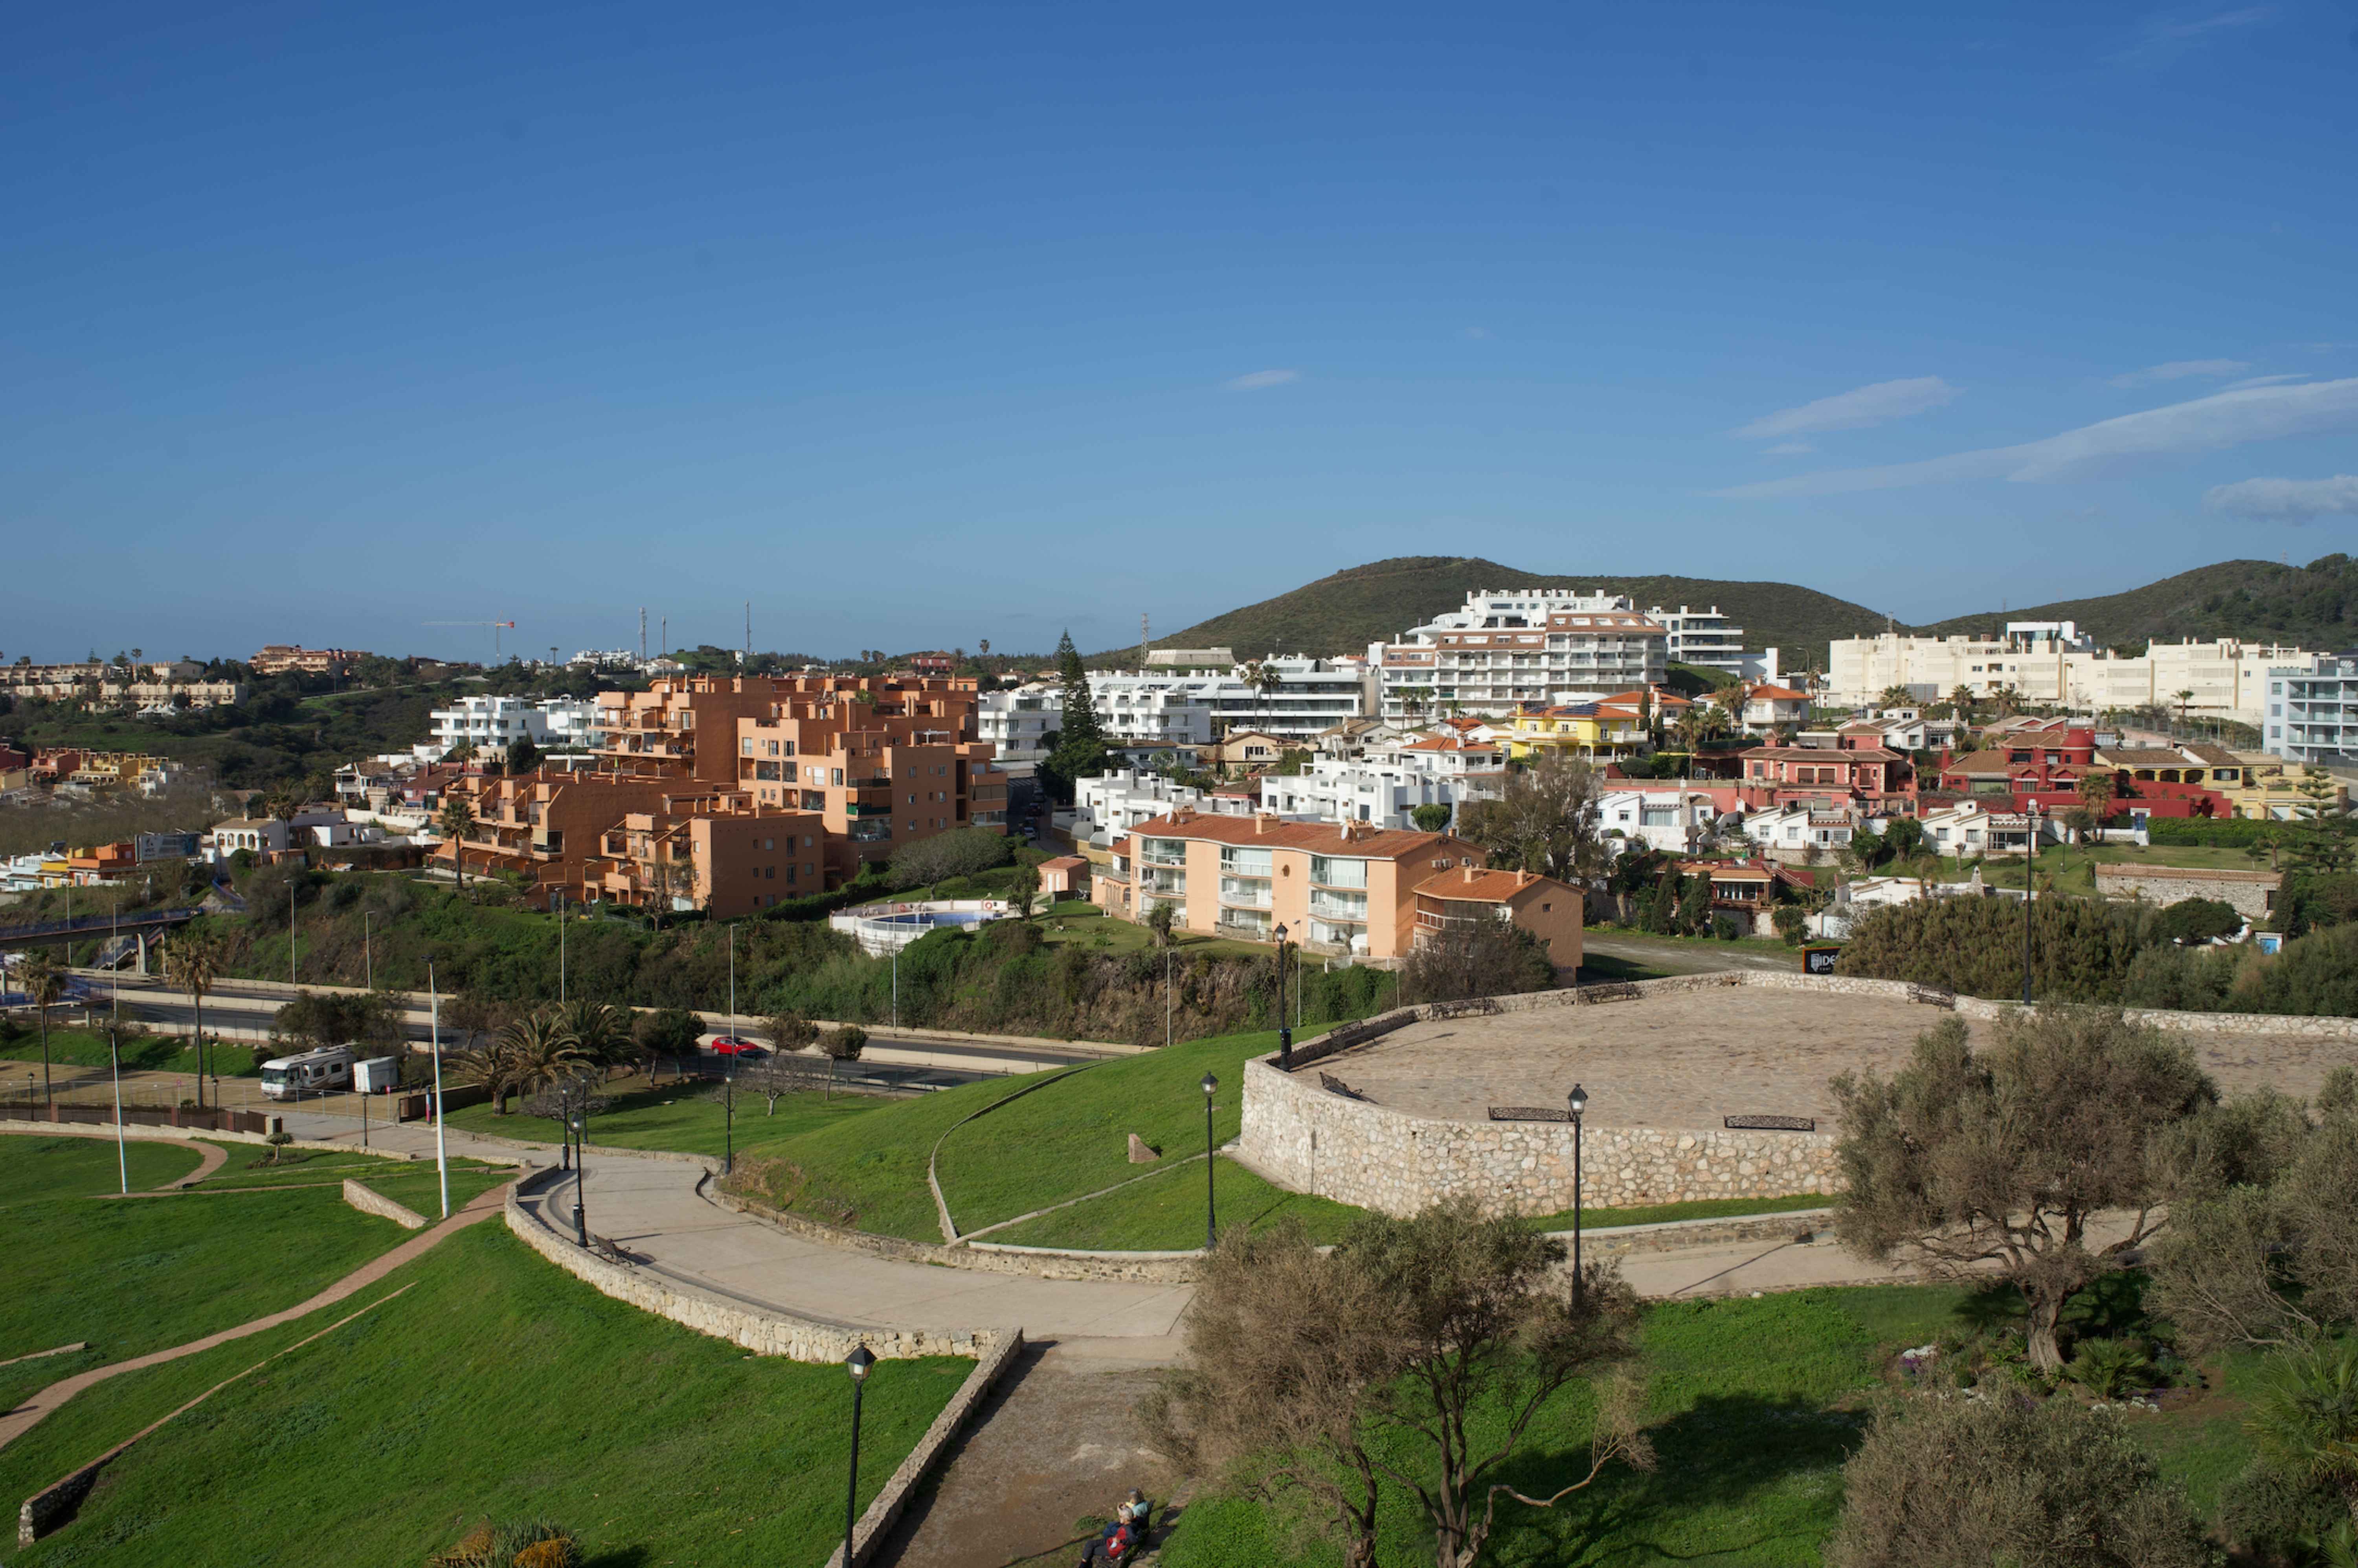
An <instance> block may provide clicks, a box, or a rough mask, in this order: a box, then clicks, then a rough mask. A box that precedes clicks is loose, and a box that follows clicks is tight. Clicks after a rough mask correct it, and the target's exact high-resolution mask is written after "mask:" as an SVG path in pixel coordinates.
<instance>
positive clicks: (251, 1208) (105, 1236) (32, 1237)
mask: <svg viewBox="0 0 2358 1568" xmlns="http://www.w3.org/2000/svg"><path fill="white" fill-rule="evenodd" d="M162 1152H164V1153H167V1154H170V1155H174V1156H179V1157H181V1158H180V1160H179V1162H178V1163H174V1164H172V1165H170V1166H168V1168H166V1169H165V1170H164V1171H163V1172H162V1173H161V1174H154V1173H153V1172H152V1171H151V1172H148V1173H140V1172H135V1173H134V1175H135V1179H136V1178H137V1177H138V1176H139V1175H141V1174H154V1180H153V1181H150V1182H149V1183H148V1184H149V1185H154V1184H156V1183H157V1182H161V1181H164V1180H168V1179H170V1178H171V1177H172V1176H174V1175H177V1174H180V1173H183V1172H184V1171H185V1170H186V1169H189V1168H193V1167H192V1165H191V1164H190V1162H188V1161H187V1160H186V1159H185V1156H186V1154H187V1151H185V1150H177V1149H172V1150H165V1151H162ZM114 1186H115V1153H114V1149H113V1148H111V1147H109V1146H108V1145H107V1144H106V1143H104V1142H103V1141H99V1140H95V1139H81V1138H75V1139H57V1140H54V1141H52V1140H45V1139H35V1138H29V1137H22V1136H16V1135H11V1136H9V1137H7V1138H5V1139H0V1193H5V1194H7V1195H9V1197H10V1201H9V1202H8V1203H7V1205H6V1206H5V1207H0V1231H5V1234H6V1236H7V1238H8V1248H9V1263H8V1288H7V1289H6V1290H5V1291H0V1346H5V1347H6V1348H5V1349H0V1356H14V1355H17V1354H20V1353H22V1352H24V1351H28V1350H41V1349H47V1348H48V1347H49V1346H53V1345H62V1344H66V1343H68V1342H70V1341H72V1340H76V1339H87V1340H89V1341H90V1342H91V1343H92V1346H94V1347H95V1348H96V1349H97V1350H98V1351H99V1352H100V1353H101V1354H100V1358H101V1359H103V1360H109V1361H114V1360H120V1359H122V1358H123V1357H128V1356H138V1355H144V1354H146V1352H147V1351H150V1350H156V1349H160V1348H162V1347H164V1346H169V1345H178V1344H180V1343H182V1342H184V1341H186V1340H189V1339H194V1338H197V1337H199V1336H203V1335H207V1334H211V1333H212V1332H214V1331H215V1330H218V1329H222V1328H227V1327H230V1326H232V1325H235V1324H240V1323H243V1322H245V1321H246V1320H247V1319H249V1318H253V1317H256V1316H259V1315H261V1314H265V1313H270V1312H276V1311H278V1310H280V1309H281V1308H284V1307H288V1306H292V1305H294V1304H295V1303H297V1302H299V1301H301V1300H303V1299H304V1298H305V1297H307V1296H309V1295H311V1294H312V1293H314V1292H317V1291H319V1290H320V1289H322V1288H324V1287H325V1286H327V1285H328V1284H330V1282H332V1281H335V1280H337V1279H339V1278H340V1277H341V1276H342V1275H344V1274H347V1273H349V1272H351V1271H352V1270H353V1269H356V1268H358V1267H359V1266H360V1265H361V1264H362V1263H364V1262H366V1261H367V1260H369V1259H371V1258H373V1257H374V1256H376V1255H377V1254H378V1253H380V1252H383V1251H384V1250H385V1249H387V1248H389V1247H391V1246H393V1245H394V1244H395V1242H397V1241H399V1240H400V1239H401V1238H402V1232H401V1230H400V1229H399V1227H396V1226H395V1225H394V1224H393V1222H392V1221H390V1220H384V1219H379V1218H376V1217H374V1216H372V1215H364V1214H362V1213H360V1212H359V1211H358V1210H356V1209H353V1208H352V1207H350V1206H347V1205H346V1204H345V1203H344V1202H343V1201H342V1199H341V1196H340V1195H338V1193H337V1192H336V1190H335V1189H333V1188H318V1187H314V1188H307V1189H304V1190H301V1191H295V1192H273V1193H257V1194H254V1195H241V1196H228V1197H206V1196H202V1195H193V1194H192V1195H187V1196H174V1197H155V1198H124V1199H117V1200H115V1201H113V1202H108V1201H103V1200H101V1199H96V1198H91V1197H82V1196H67V1195H62V1194H65V1193H69V1192H75V1191H79V1192H112V1191H114ZM19 1192H27V1193H32V1192H38V1193H41V1194H44V1195H42V1196H37V1197H27V1198H24V1199H22V1200H18V1199H17V1198H16V1194H18V1193H19ZM12 1370H13V1368H12ZM44 1380H46V1379H44Z"/></svg>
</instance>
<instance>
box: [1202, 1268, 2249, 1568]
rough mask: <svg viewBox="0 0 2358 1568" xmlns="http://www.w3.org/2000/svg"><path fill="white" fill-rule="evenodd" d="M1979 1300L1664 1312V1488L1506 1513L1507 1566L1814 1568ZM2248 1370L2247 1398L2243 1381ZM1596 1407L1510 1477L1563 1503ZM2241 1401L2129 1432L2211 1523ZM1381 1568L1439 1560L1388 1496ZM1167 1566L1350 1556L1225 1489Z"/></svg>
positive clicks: (1882, 1295) (1648, 1353) (1558, 1423)
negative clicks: (1905, 1376)
mask: <svg viewBox="0 0 2358 1568" xmlns="http://www.w3.org/2000/svg"><path fill="white" fill-rule="evenodd" d="M1971 1301H1972V1298H1971V1297H1970V1296H1969V1294H1968V1292H1963V1291H1959V1290H1954V1289H1949V1288H1942V1287H1931V1286H1876V1287H1865V1288H1858V1289H1823V1290H1812V1291H1801V1292H1793V1293H1791V1294H1787V1295H1772V1296H1767V1297H1764V1298H1762V1299H1760V1300H1758V1301H1754V1300H1747V1299H1734V1300H1725V1301H1704V1302H1682V1303H1666V1304H1663V1305H1659V1306H1655V1307H1652V1308H1650V1309H1649V1310H1648V1312H1647V1314H1646V1327H1645V1336H1644V1348H1645V1359H1644V1366H1643V1375H1644V1377H1645V1379H1646V1383H1647V1391H1648V1405H1649V1412H1650V1417H1651V1418H1652V1421H1653V1422H1654V1424H1653V1427H1652V1436H1653V1440H1654V1444H1655V1446H1656V1449H1657V1451H1658V1454H1659V1455H1660V1468H1659V1469H1657V1470H1656V1471H1655V1472H1654V1473H1653V1474H1651V1475H1642V1474H1638V1473H1635V1472H1631V1471H1628V1470H1622V1469H1617V1470H1615V1471H1612V1472H1608V1474H1607V1476H1606V1478H1605V1479H1604V1480H1601V1481H1600V1482H1598V1484H1597V1485H1596V1486H1595V1487H1593V1488H1591V1489H1590V1490H1589V1491H1587V1492H1585V1493H1582V1494H1579V1495H1577V1496H1576V1497H1574V1498H1571V1499H1568V1500H1567V1501H1566V1503H1565V1504H1563V1506H1561V1507H1559V1508H1557V1509H1553V1510H1550V1511H1542V1510H1540V1509H1530V1508H1524V1507H1520V1506H1514V1505H1509V1506H1507V1507H1505V1508H1503V1509H1502V1511H1501V1527H1500V1530H1499V1533H1498V1536H1497V1537H1496V1538H1495V1539H1496V1550H1495V1555H1488V1556H1486V1559H1485V1561H1486V1562H1489V1563H1496V1564H1498V1565H1499V1568H1540V1565H1541V1564H1559V1563H1581V1564H1597V1565H1602V1564H1612V1565H1614V1568H1624V1565H1628V1568H1639V1565H1650V1564H1669V1563H1697V1562H1702V1563H1742V1564H1745V1565H1746V1568H1778V1565H1791V1568H1808V1565H1814V1564H1816V1563H1818V1562H1819V1561H1820V1557H1819V1543H1820V1542H1821V1541H1823V1539H1824V1537H1825V1534H1826V1532H1827V1531H1828V1530H1830V1529H1832V1528H1833V1523H1834V1520H1835V1519H1836V1517H1837V1516H1838V1514H1839V1512H1840V1509H1841V1504H1842V1476H1841V1467H1842V1465H1843V1463H1844V1461H1845V1460H1846V1459H1847V1458H1848V1457H1849V1455H1850V1454H1851V1452H1852V1451H1853V1449H1854V1448H1855V1445H1856V1443H1857V1440H1858V1437H1859V1434H1860V1433H1862V1432H1863V1431H1864V1430H1865V1426H1866V1416H1867V1411H1868V1409H1869V1401H1870V1399H1871V1395H1872V1391H1873V1390H1876V1389H1877V1388H1878V1387H1879V1386H1881V1385H1882V1384H1883V1383H1884V1382H1885V1380H1886V1379H1885V1368H1886V1367H1887V1364H1888V1362H1889V1359H1890V1357H1892V1355H1893V1354H1895V1353H1896V1352H1897V1351H1898V1350H1900V1349H1902V1348H1905V1347H1907V1346H1913V1345H1920V1344H1924V1343H1926V1342H1928V1341H1931V1340H1934V1339H1937V1338H1939V1337H1940V1336H1942V1334H1943V1333H1944V1332H1946V1331H1948V1330H1950V1329H1951V1328H1952V1327H1953V1326H1955V1325H1957V1323H1958V1321H1959V1312H1960V1309H1961V1308H1963V1307H1965V1306H1966V1305H1967V1304H1968V1303H1969V1302H1971ZM2240 1376H2244V1374H2241V1373H2239V1372H2237V1371H2236V1370H2235V1368H2234V1367H2233V1365H2232V1364H2231V1366H2230V1368H2229V1370H2228V1373H2227V1380H2228V1383H2229V1385H2230V1392H2231V1393H2232V1390H2233V1386H2234V1382H2235V1379H2237V1378H2238V1377H2240ZM1593 1411H1594V1406H1593V1402H1592V1400H1591V1397H1590V1395H1589V1393H1588V1390H1586V1389H1585V1387H1575V1388H1573V1389H1569V1390H1565V1391H1564V1392H1563V1394H1561V1395H1559V1396H1558V1397H1557V1398H1556V1399H1555V1400H1553V1401H1552V1403H1551V1405H1550V1406H1549V1408H1548V1409H1547V1410H1545V1411H1542V1412H1541V1417H1540V1419H1539V1421H1538V1422H1536V1423H1535V1425H1534V1427H1533V1429H1532V1430H1531V1433H1530V1434H1529V1436H1528V1438H1527V1441H1526V1443H1525V1444H1524V1447H1523V1449H1522V1451H1521V1452H1520V1454H1518V1455H1517V1456H1516V1458H1515V1459H1513V1460H1512V1461H1510V1462H1509V1466H1508V1470H1507V1474H1506V1476H1504V1477H1503V1478H1505V1479H1508V1480H1510V1481H1512V1482H1514V1483H1515V1484H1517V1485H1519V1486H1520V1487H1521V1489H1523V1490H1525V1491H1527V1492H1529V1491H1534V1490H1546V1491H1552V1490H1554V1489H1555V1487H1559V1486H1562V1485H1563V1484H1564V1483H1565V1482H1567V1481H1570V1480H1573V1479H1575V1478H1576V1477H1577V1476H1579V1475H1580V1474H1581V1473H1583V1472H1584V1471H1585V1468H1586V1459H1587V1437H1588V1433H1589V1428H1590V1422H1591V1420H1592V1416H1593ZM2239 1414H2240V1403H2239V1402H2238V1401H2235V1400H2233V1399H2231V1398H2223V1397H2206V1398H2205V1399H2204V1400H2201V1401H2199V1402H2198V1403H2197V1404H2196V1405H2194V1406H2192V1407H2190V1409H2189V1411H2187V1412H2186V1414H2185V1415H2183V1416H2179V1415H2176V1414H2174V1413H2173V1414H2164V1415H2158V1416H2157V1415H2140V1416H2134V1417H2131V1418H2130V1427H2129V1430H2130V1431H2131V1433H2133V1434H2135V1435H2136V1436H2137V1437H2138V1438H2139V1439H2140V1440H2142V1441H2143V1442H2145V1443H2146V1444H2147V1446H2148V1447H2149V1448H2150V1449H2151V1450H2152V1452H2153V1453H2154V1454H2155V1455H2156V1457H2157V1460H2158V1463H2159V1465H2160V1466H2161V1468H2162V1471H2163V1474H2164V1476H2165V1477H2166V1478H2168V1479H2170V1480H2174V1481H2178V1482H2180V1483H2181V1484H2184V1485H2185V1486H2186V1487H2187V1488H2188V1493H2189V1496H2190V1499H2191V1500H2192V1501H2193V1502H2194V1504H2195V1506H2196V1507H2197V1509H2208V1508H2209V1507H2210V1506H2211V1505H2212V1501H2213V1500H2214V1499H2215V1498H2216V1495H2217V1487H2218V1484H2219V1483H2220V1482H2221V1481H2223V1480H2224V1479H2226V1478H2227V1477H2228V1476H2233V1475H2234V1473H2235V1472H2236V1471H2238V1470H2240V1469H2241V1468H2242V1467H2243V1465H2244V1463H2245V1462H2246V1461H2247V1460H2248V1458H2249V1456H2250V1449H2249V1447H2248V1444H2247V1443H2246V1442H2245V1441H2244V1439H2243V1437H2242V1435H2241V1432H2240V1428H2239V1427H2238V1426H2237V1425H2236V1420H2237V1418H2238V1416H2239ZM1381 1532H1382V1540H1381V1542H1380V1546H1379V1552H1380V1556H1381V1560H1382V1561H1383V1562H1386V1563H1395V1562H1397V1563H1413V1562H1424V1561H1430V1560H1431V1557H1432V1546H1431V1540H1430V1537H1429V1535H1428V1534H1427V1533H1426V1531H1425V1530H1424V1526H1423V1523H1422V1515H1421V1514H1420V1513H1418V1512H1416V1511H1415V1510H1414V1509H1413V1505H1412V1503H1411V1502H1410V1501H1409V1500H1408V1499H1407V1498H1405V1497H1404V1496H1402V1495H1401V1493H1400V1492H1399V1490H1398V1489H1397V1488H1391V1489H1389V1490H1388V1493H1387V1497H1386V1502H1385V1505H1384V1509H1383V1517H1382V1522H1381ZM1340 1562H1341V1556H1340V1553H1338V1552H1336V1551H1335V1549H1334V1548H1333V1546H1332V1545H1331V1544H1329V1543H1328V1542H1326V1541H1324V1540H1321V1539H1318V1538H1316V1537H1315V1536H1314V1534H1312V1533H1311V1532H1309V1531H1307V1530H1303V1528H1301V1527H1300V1526H1299V1525H1296V1524H1290V1523H1289V1522H1288V1520H1287V1519H1286V1518H1285V1517H1284V1516H1283V1515H1282V1514H1281V1513H1278V1512H1276V1511H1273V1510H1271V1509H1267V1508H1265V1507H1263V1506H1262V1505H1260V1504H1259V1503H1256V1502H1253V1501H1251V1500H1249V1499H1247V1498H1239V1497H1236V1496H1232V1495H1225V1494H1223V1493H1221V1492H1219V1491H1217V1490H1213V1491H1211V1492H1208V1493H1207V1494H1206V1495H1204V1496H1203V1497H1201V1498H1199V1499H1198V1500H1197V1501H1196V1503H1195V1505H1194V1506H1192V1507H1191V1508H1190V1509H1188V1510H1187V1511H1186V1512H1185V1513H1184V1515H1183V1516H1182V1518H1181V1519H1180V1521H1179V1523H1178V1525H1177V1526H1176V1527H1175V1529H1174V1531H1173V1534H1172V1537H1171V1539H1170V1541H1169V1542H1168V1544H1166V1545H1165V1547H1164V1548H1163V1563H1165V1564H1166V1565H1167V1568H1260V1565H1262V1564H1266V1563H1299V1564H1303V1565H1305V1568H1332V1565H1335V1564H1339V1563H1340Z"/></svg>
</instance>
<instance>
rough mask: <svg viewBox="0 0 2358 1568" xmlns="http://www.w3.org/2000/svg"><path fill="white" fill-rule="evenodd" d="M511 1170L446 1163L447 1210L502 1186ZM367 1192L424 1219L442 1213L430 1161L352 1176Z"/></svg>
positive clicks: (511, 1176)
mask: <svg viewBox="0 0 2358 1568" xmlns="http://www.w3.org/2000/svg"><path fill="white" fill-rule="evenodd" d="M515 1178H516V1173H515V1172H514V1171H503V1170H492V1169H490V1168H488V1167H478V1168H476V1169H473V1170H461V1169H460V1168H459V1166H458V1165H457V1164H456V1163H453V1164H452V1165H451V1167H450V1212H451V1213H452V1214H456V1213H458V1212H459V1211H460V1209H462V1208H464V1207H466V1206H467V1205H468V1204H469V1203H470V1202H471V1201H472V1200H473V1199H475V1198H476V1197H477V1196H479V1195H481V1194H484V1193H487V1192H490V1191H491V1190H492V1188H493V1187H501V1186H505V1185H506V1184H508V1183H510V1182H512V1181H514V1180H515ZM354 1179H355V1180H357V1181H358V1182H359V1183H360V1184H361V1185H362V1186H364V1187H366V1188H368V1189H369V1190H370V1191H371V1192H373V1193H376V1194H379V1195H382V1196H384V1197H389V1198H391V1199H392V1200H393V1201H394V1202H395V1203H397V1204H400V1205H402V1206H405V1207H406V1208H407V1209H409V1211H410V1212H411V1213H413V1214H422V1215H424V1216H425V1217H427V1219H438V1218H440V1217H441V1214H442V1178H441V1175H440V1173H438V1172H437V1171H436V1170H435V1169H434V1167H433V1165H432V1164H431V1163H430V1162H429V1163H426V1164H417V1165H398V1166H393V1167H390V1168H388V1169H386V1170H384V1171H381V1172H378V1173H375V1174H373V1175H367V1176H361V1177H356V1178H354Z"/></svg>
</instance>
